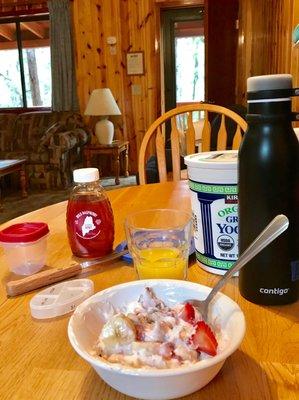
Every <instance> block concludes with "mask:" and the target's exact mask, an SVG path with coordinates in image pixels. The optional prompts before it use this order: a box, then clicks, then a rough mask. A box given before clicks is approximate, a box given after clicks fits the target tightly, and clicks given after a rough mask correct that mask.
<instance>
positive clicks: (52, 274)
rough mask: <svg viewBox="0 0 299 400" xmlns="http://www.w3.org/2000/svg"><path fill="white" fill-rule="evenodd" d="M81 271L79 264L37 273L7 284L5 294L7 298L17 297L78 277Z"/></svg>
mask: <svg viewBox="0 0 299 400" xmlns="http://www.w3.org/2000/svg"><path fill="white" fill-rule="evenodd" d="M81 270H82V268H81V266H80V264H75V265H71V266H70V267H67V268H55V269H47V270H46V271H42V272H38V273H36V274H33V275H30V276H26V277H25V278H22V279H17V280H15V281H10V282H7V284H6V292H7V295H8V296H17V295H19V294H23V293H27V292H30V291H31V290H34V289H37V288H40V287H43V286H47V285H50V284H52V283H55V282H60V281H63V280H64V279H67V278H71V277H72V276H75V275H78V274H79V272H81Z"/></svg>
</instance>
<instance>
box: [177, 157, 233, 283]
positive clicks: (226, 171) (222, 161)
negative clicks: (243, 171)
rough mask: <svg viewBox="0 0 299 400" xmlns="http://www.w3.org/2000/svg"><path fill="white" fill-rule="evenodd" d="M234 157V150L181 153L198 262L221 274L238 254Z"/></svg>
mask: <svg viewBox="0 0 299 400" xmlns="http://www.w3.org/2000/svg"><path fill="white" fill-rule="evenodd" d="M237 159H238V153H237V151H234V150H227V151H211V152H203V153H198V154H191V155H188V156H186V157H185V164H186V165H187V168H188V177H189V187H190V190H191V206H192V213H193V234H194V242H195V249H196V259H197V262H198V264H199V265H200V266H201V267H202V268H203V269H205V270H206V271H209V272H213V273H215V274H219V275H223V274H224V273H225V272H226V271H227V270H228V269H229V268H230V267H231V266H232V265H233V264H234V262H235V261H236V260H237V258H238V187H237V179H238V177H237Z"/></svg>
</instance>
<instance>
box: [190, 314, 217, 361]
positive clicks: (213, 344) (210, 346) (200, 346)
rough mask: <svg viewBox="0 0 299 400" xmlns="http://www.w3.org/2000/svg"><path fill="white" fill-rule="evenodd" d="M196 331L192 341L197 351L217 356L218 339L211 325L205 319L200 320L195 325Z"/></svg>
mask: <svg viewBox="0 0 299 400" xmlns="http://www.w3.org/2000/svg"><path fill="white" fill-rule="evenodd" d="M195 329H196V330H195V333H194V334H193V335H192V337H191V340H190V341H191V343H192V344H193V346H194V347H195V349H196V351H198V352H201V351H203V352H204V353H207V354H209V355H210V356H215V355H216V353H217V346H218V343H217V340H216V338H215V335H214V333H213V332H212V330H211V328H210V327H209V325H207V324H206V323H205V322H204V321H199V322H197V323H196V325H195Z"/></svg>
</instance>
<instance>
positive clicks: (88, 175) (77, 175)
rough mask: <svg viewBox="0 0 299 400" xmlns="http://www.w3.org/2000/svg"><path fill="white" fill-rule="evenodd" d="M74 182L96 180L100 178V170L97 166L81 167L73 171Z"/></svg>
mask: <svg viewBox="0 0 299 400" xmlns="http://www.w3.org/2000/svg"><path fill="white" fill-rule="evenodd" d="M73 178H74V182H76V183H83V182H95V181H98V180H99V179H100V174H99V170H98V169H97V168H79V169H75V170H74V171H73Z"/></svg>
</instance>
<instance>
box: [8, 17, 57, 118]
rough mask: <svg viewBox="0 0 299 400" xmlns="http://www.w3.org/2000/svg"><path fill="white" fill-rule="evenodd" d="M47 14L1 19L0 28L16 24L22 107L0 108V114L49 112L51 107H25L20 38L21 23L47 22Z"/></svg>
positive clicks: (24, 84) (24, 83) (25, 98)
mask: <svg viewBox="0 0 299 400" xmlns="http://www.w3.org/2000/svg"><path fill="white" fill-rule="evenodd" d="M49 19H50V18H49V13H46V14H45V13H43V14H40V15H25V16H17V17H1V18H0V26H1V25H2V24H9V23H15V24H16V42H17V45H18V49H17V50H18V56H19V64H20V78H21V89H22V98H23V107H6V108H1V107H0V113H3V112H5V113H23V112H30V111H51V109H52V107H27V97H26V82H25V72H24V60H23V46H22V37H21V27H20V24H21V22H32V21H49Z"/></svg>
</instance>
